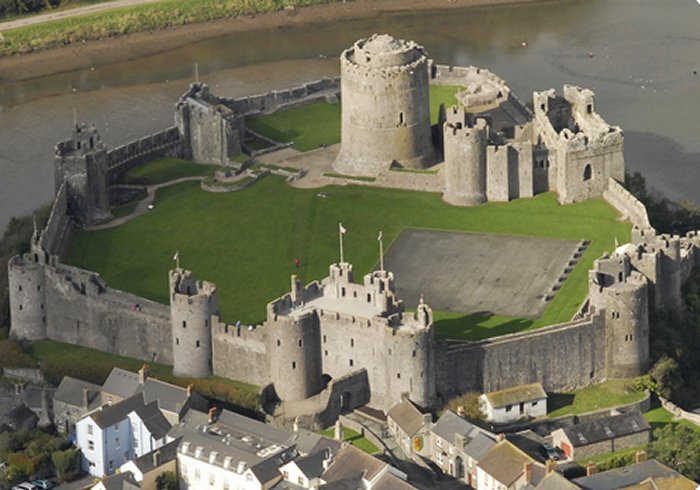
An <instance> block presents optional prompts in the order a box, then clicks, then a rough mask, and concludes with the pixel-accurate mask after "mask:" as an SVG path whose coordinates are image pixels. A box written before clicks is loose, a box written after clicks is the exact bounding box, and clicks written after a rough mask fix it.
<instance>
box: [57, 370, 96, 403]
mask: <svg viewBox="0 0 700 490" xmlns="http://www.w3.org/2000/svg"><path fill="white" fill-rule="evenodd" d="M83 388H87V389H88V403H89V407H90V408H92V407H93V406H94V405H96V404H99V403H100V400H99V395H100V390H102V387H101V386H100V385H96V384H94V383H89V382H87V381H83V380H81V379H76V378H71V377H70V376H64V377H63V379H62V380H61V384H59V385H58V388H57V389H56V392H55V393H54V397H53V398H54V400H55V401H60V402H63V403H65V404H67V405H72V406H74V407H83V406H84V405H83Z"/></svg>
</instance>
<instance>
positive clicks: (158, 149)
mask: <svg viewBox="0 0 700 490" xmlns="http://www.w3.org/2000/svg"><path fill="white" fill-rule="evenodd" d="M181 153H182V141H181V140H180V132H179V131H178V128H177V126H172V127H169V128H167V129H164V130H163V131H159V132H158V133H153V134H151V135H148V136H144V137H143V138H140V139H138V140H136V141H132V142H131V143H127V144H125V145H122V146H118V147H116V148H114V149H113V150H110V151H108V152H107V163H108V165H109V182H110V184H114V183H115V182H117V180H119V178H120V177H121V176H122V175H123V174H125V173H126V172H128V171H129V170H131V169H132V168H135V167H138V166H140V165H143V164H145V163H148V162H150V161H151V160H154V159H156V158H161V157H166V156H170V157H180V156H181Z"/></svg>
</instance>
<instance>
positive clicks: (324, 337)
mask: <svg viewBox="0 0 700 490" xmlns="http://www.w3.org/2000/svg"><path fill="white" fill-rule="evenodd" d="M323 343H324V344H325V343H326V336H325V335H324V336H323Z"/></svg>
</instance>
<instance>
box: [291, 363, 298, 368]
mask: <svg viewBox="0 0 700 490" xmlns="http://www.w3.org/2000/svg"><path fill="white" fill-rule="evenodd" d="M296 368H297V362H296V361H292V369H296Z"/></svg>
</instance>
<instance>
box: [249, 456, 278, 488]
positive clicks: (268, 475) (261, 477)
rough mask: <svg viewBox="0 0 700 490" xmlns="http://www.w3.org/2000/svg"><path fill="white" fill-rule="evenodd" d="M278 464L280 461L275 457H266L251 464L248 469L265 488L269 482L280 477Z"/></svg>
mask: <svg viewBox="0 0 700 490" xmlns="http://www.w3.org/2000/svg"><path fill="white" fill-rule="evenodd" d="M280 466H281V463H280V461H278V460H277V458H268V459H266V460H264V461H262V462H260V463H258V464H256V465H255V466H253V467H252V468H251V469H250V471H251V472H253V474H254V475H255V478H257V479H258V481H259V482H260V483H261V484H262V486H263V488H265V486H266V485H267V484H268V483H269V482H271V481H273V480H281V479H282V473H280V470H279V468H280Z"/></svg>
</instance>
